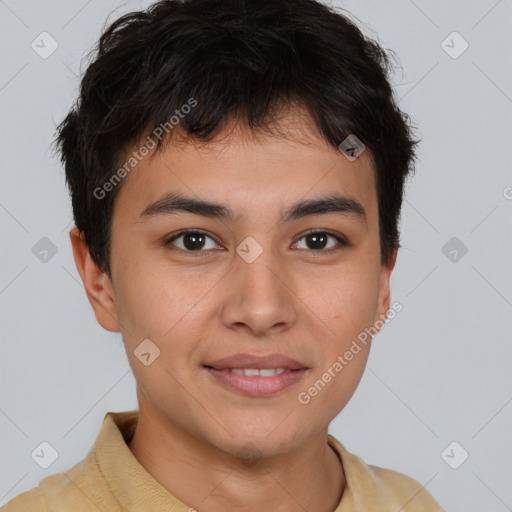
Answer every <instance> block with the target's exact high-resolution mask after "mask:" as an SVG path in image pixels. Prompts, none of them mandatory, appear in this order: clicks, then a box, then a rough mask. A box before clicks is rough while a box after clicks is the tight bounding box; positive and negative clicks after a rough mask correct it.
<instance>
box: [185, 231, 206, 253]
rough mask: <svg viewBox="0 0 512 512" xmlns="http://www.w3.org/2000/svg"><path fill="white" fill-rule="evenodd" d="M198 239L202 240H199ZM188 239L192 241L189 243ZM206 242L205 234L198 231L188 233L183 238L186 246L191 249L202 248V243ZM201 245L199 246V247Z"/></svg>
mask: <svg viewBox="0 0 512 512" xmlns="http://www.w3.org/2000/svg"><path fill="white" fill-rule="evenodd" d="M198 240H201V241H199V242H198ZM188 241H192V243H188ZM201 242H202V243H203V244H204V236H203V235H201V234H197V233H190V234H188V235H185V237H184V238H183V244H184V245H185V247H186V248H187V249H189V250H195V249H201V248H202V243H201ZM198 245H199V247H198Z"/></svg>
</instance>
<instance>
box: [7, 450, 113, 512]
mask: <svg viewBox="0 0 512 512" xmlns="http://www.w3.org/2000/svg"><path fill="white" fill-rule="evenodd" d="M105 485H106V483H105V481H104V479H103V476H102V474H101V471H100V470H99V467H98V466H97V464H96V461H95V456H94V454H93V453H89V454H88V455H87V457H86V458H85V459H83V460H82V461H80V462H79V463H78V464H76V465H75V466H73V467H72V468H71V469H69V470H67V471H64V472H62V473H56V474H53V475H49V476H47V477H45V478H43V479H42V480H41V481H40V482H39V485H38V486H37V487H34V488H33V489H29V490H28V491H25V492H23V493H21V494H19V495H18V496H15V497H14V498H13V499H11V500H10V501H9V502H8V503H7V504H6V505H4V506H3V507H2V508H1V509H0V511H1V512H27V511H29V510H30V512H69V510H80V511H82V512H89V511H91V512H97V511H98V509H99V510H112V511H117V510H119V508H118V507H117V504H116V502H115V501H114V500H112V498H111V495H110V493H109V492H108V488H107V489H106V488H105ZM109 507H110V508H109Z"/></svg>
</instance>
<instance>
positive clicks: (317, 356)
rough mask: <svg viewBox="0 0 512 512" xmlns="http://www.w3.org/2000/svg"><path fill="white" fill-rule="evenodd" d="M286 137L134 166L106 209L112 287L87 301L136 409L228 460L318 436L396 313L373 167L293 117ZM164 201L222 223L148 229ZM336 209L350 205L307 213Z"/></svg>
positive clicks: (156, 224)
mask: <svg viewBox="0 0 512 512" xmlns="http://www.w3.org/2000/svg"><path fill="white" fill-rule="evenodd" d="M281 126H282V127H283V128H284V129H285V130H287V132H286V133H287V134H288V137H281V136H276V135H274V136H269V135H263V134H260V135H259V136H258V137H256V138H255V137H254V136H253V135H251V134H250V132H248V131H246V130H244V129H240V128H238V127H237V128H235V129H234V130H233V131H231V133H229V132H230V130H227V131H225V132H224V135H223V137H222V138H217V139H216V140H215V141H212V142H210V143H208V144H205V145H204V144H203V145H201V146H200V145H195V144H193V143H190V142H189V143H181V144H179V145H178V144H177V142H176V143H175V142H172V141H171V143H170V144H169V146H167V147H166V148H165V150H164V151H163V152H161V153H157V154H155V155H153V156H152V157H151V158H146V159H144V160H142V161H141V162H140V163H139V164H138V165H137V166H136V168H135V169H134V170H133V171H132V172H131V174H130V175H129V176H127V177H126V178H125V179H124V181H123V183H122V188H121V190H120V191H119V195H118V197H117V198H116V201H115V207H114V212H113V227H112V245H111V269H112V280H111V281H110V280H109V279H108V278H107V277H106V276H105V275H103V274H100V273H99V271H98V279H97V282H96V284H95V285H94V286H93V285H90V286H87V287H86V288H87V293H88V296H89V299H90V300H91V303H92V305H93V307H94V310H95V313H96V317H97V319H98V321H99V322H100V324H101V325H102V326H103V327H104V328H106V329H108V330H111V331H120V332H121V333H122V336H123V339H124V343H125V346H126V350H127V354H128V358H129V361H130V364H131V367H132V369H133V372H134V375H135V378H136V380H137V385H138V397H139V407H140V409H141V410H142V409H145V410H151V411H153V412H154V413H155V414H156V415H158V416H159V417H160V418H162V421H165V422H168V424H169V425H173V428H177V429H180V430H181V431H183V432H186V433H187V434H188V435H191V436H193V437H194V438H196V439H200V440H201V441H202V442H204V443H207V444H208V445H210V446H212V447H216V448H218V449H220V450H222V451H224V452H226V453H231V454H236V453H238V452H239V450H240V449H241V447H244V446H246V445H247V443H252V444H253V445H255V446H257V448H258V450H259V452H260V453H262V454H263V455H275V454H278V453H285V452H287V451H289V450H291V449H293V447H296V446H299V445H300V444H301V443H303V442H305V441H306V440H307V439H310V438H311V437H312V436H314V435H316V434H318V433H320V432H321V431H323V430H325V429H326V428H327V426H328V424H329V422H330V421H331V420H332V419H333V418H334V417H335V416H336V415H337V414H338V413H339V412H340V410H341V409H342V408H343V407H344V406H345V404H346V403H347V402H348V400H349V399H350V397H351V396H352V394H353V393H354V391H355V389H356V387H357V385H358V383H359V381H360V378H361V376H362V373H363V371H364V368H365V365H366V361H367V357H368V351H369V347H370V341H371V339H369V340H367V343H366V344H364V343H361V342H360V341H359V342H357V345H358V347H359V351H357V353H355V352H356V350H355V349H354V348H353V347H354V344H353V342H354V340H358V336H359V335H360V334H361V333H362V332H363V331H364V330H365V328H369V327H372V326H374V324H375V322H376V321H377V320H379V319H384V318H385V315H386V312H387V310H388V308H389V277H390V272H391V270H392V265H393V264H394V260H393V263H392V264H391V265H390V266H389V267H385V266H381V263H380V245H379V226H378V205H377V193H376V187H375V176H374V170H373V167H372V164H371V162H370V159H369V156H368V154H367V152H363V153H362V154H361V155H360V157H359V158H358V159H357V160H354V161H351V160H349V159H348V158H347V157H346V156H345V155H344V154H343V153H341V152H340V151H339V150H337V149H335V148H333V147H331V146H329V145H327V144H326V143H325V142H323V141H322V140H321V139H320V138H319V137H318V136H317V135H316V134H315V132H314V129H313V127H312V125H311V124H310V122H309V121H308V119H307V118H305V116H301V115H299V114H298V113H295V114H294V115H292V114H289V115H288V116H287V117H286V118H284V119H283V121H282V122H281ZM169 193H172V194H180V195H182V196H184V197H185V196H186V197H187V198H190V199H191V200H193V201H203V202H208V203H215V204H216V205H220V206H221V207H222V208H213V207H212V208H206V207H203V208H199V209H198V208H197V207H196V208H194V207H193V206H194V205H193V204H192V203H189V204H188V206H189V207H190V208H189V211H183V210H181V209H179V208H176V204H174V205H167V206H165V207H163V208H162V203H160V208H155V207H153V208H150V209H149V212H148V213H147V214H142V213H143V212H144V211H145V210H147V209H148V206H149V205H151V204H153V203H155V202H157V201H158V200H160V199H161V198H162V197H164V196H166V195H167V194H169ZM333 197H339V198H342V199H343V198H345V199H349V200H351V201H352V203H348V206H349V208H347V202H345V203H343V202H340V201H338V202H336V201H335V202H334V203H332V204H331V207H330V208H324V209H323V210H322V209H321V208H320V207H319V206H318V204H320V205H321V203H318V204H317V206H316V208H315V203H314V202H316V201H322V200H325V199H328V198H329V199H332V198H333ZM303 202H309V206H310V208H309V209H308V208H295V210H293V209H294V207H297V206H298V205H299V204H300V203H303ZM355 203H358V204H359V206H360V207H361V211H359V213H358V212H357V211H355V210H354V209H353V208H350V206H353V205H354V204H355ZM333 204H336V205H337V206H336V207H334V206H333ZM343 206H344V207H343ZM223 211H224V213H225V212H228V211H229V212H230V213H231V217H229V216H228V215H225V216H221V215H220V214H219V212H223ZM363 213H364V215H363ZM190 231H192V233H190ZM94 268H95V267H94V265H93V264H92V263H91V262H90V260H89V269H90V272H91V274H92V273H93V271H94ZM359 339H361V337H360V338H359ZM143 340H150V341H145V342H144V344H143V345H141V343H142V342H143ZM351 347H352V348H353V350H352V357H351V358H350V360H348V357H345V356H344V355H345V354H346V352H347V351H350V349H351ZM236 355H243V356H247V357H248V358H247V359H243V358H242V359H240V360H236V359H235V360H232V361H224V362H223V363H222V362H220V363H216V364H213V363H215V362H216V361H218V360H220V359H223V358H229V357H230V356H236ZM276 355H277V356H279V357H278V358H276V357H275V356H276ZM266 356H271V357H270V358H269V359H267V360H259V359H258V358H259V357H262V358H263V357H266ZM251 357H252V358H253V359H251ZM340 357H341V358H342V359H343V361H344V363H341V361H340ZM254 358H255V359H254ZM287 358H288V359H287ZM290 359H291V360H293V361H294V362H295V363H291V362H290ZM143 361H144V362H143ZM336 362H338V365H336ZM340 365H341V366H342V369H341V370H340V369H339V368H340ZM223 366H224V369H223V368H222V367H223ZM287 366H288V368H286V367H287ZM254 367H257V368H258V367H259V368H263V369H265V368H266V369H269V370H276V368H282V369H284V370H286V371H284V372H281V371H280V370H278V371H277V372H276V371H274V372H272V371H270V372H266V373H268V374H269V375H268V376H264V375H251V373H255V372H254ZM226 368H228V369H226ZM229 368H238V369H244V368H250V369H252V370H253V371H252V372H251V371H250V370H249V371H245V370H244V371H243V372H242V373H244V374H243V375H241V374H240V373H241V372H240V371H238V372H236V371H235V372H232V371H230V370H229ZM247 373H248V374H249V375H246V374H247ZM263 373H265V372H263ZM273 373H275V375H272V374H273ZM326 373H328V374H329V375H330V378H329V376H326ZM265 379H266V380H265ZM319 380H320V381H321V382H322V383H321V384H319ZM315 383H316V385H315ZM315 390H316V391H315Z"/></svg>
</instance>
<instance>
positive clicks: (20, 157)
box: [0, 0, 512, 512]
mask: <svg viewBox="0 0 512 512" xmlns="http://www.w3.org/2000/svg"><path fill="white" fill-rule="evenodd" d="M149 3H150V2H143V3H140V2H136V1H130V2H124V3H122V2H120V1H116V2H112V1H100V0H89V1H88V2H86V1H81V0H73V1H69V0H67V1H64V0H53V1H52V2H36V1H35V0H32V1H28V0H21V1H17V2H15V1H14V0H5V1H3V0H0V37H1V39H2V56H1V71H0V105H1V112H2V116H1V117H0V123H1V124H2V162H1V170H0V172H1V180H2V181H1V182H2V187H1V189H0V229H1V234H2V245H1V247H2V252H1V258H2V259H1V263H2V264H1V266H0V311H1V314H2V326H1V328H2V358H1V361H2V364H1V371H0V390H1V400H0V433H1V437H2V443H1V448H0V505H3V504H5V503H6V502H7V501H8V500H10V499H11V498H13V497H14V496H15V495H17V494H19V493H21V492H23V491H25V490H28V489H30V488H32V487H34V486H35V485H37V484H38V482H39V481H40V480H41V479H42V478H43V477H45V476H46V475H48V474H53V473H57V472H60V471H64V470H66V469H69V468H70V467H71V466H72V465H74V464H75V463H77V462H78V461H79V460H81V459H82V458H83V457H85V455H86V453H87V451H88V450H89V449H90V447H91V446H92V444H93V442H94V440H95V438H96V436H97V433H98V431H99V428H100V426H101V422H102V420H103V417H104V415H105V413H106V412H107V411H122V410H128V409H133V408H136V407H137V402H136V396H135V381H134V378H133V376H132V373H131V370H130V368H129V365H128V361H127V358H126V355H125V354H124V348H123V345H122V340H121V338H120V335H119V334H116V333H110V332H108V331H105V330H103V329H102V328H101V327H100V326H99V325H98V324H97V323H96V320H95V318H94V315H93V312H92V308H91V306H90V304H89V302H88V301H87V298H86V295H85V292H84V289H83V286H82V283H81V281H80V277H79V275H78V272H77V271H76V268H75V265H74V261H73V257H72V252H71V246H70V242H69V236H68V231H69V229H70V227H71V225H72V214H71V203H70V200H69V197H68V193H67V189H66V187H65V182H64V174H63V170H62V168H61V166H60V164H59V162H58V161H56V160H55V159H53V158H52V156H51V152H50V150H49V148H48V146H49V144H50V142H51V139H52V136H53V134H54V128H55V125H56V123H58V122H60V121H61V120H62V118H63V116H64V115H65V114H66V113H67V111H68V109H69V108H70V106H71V103H72V101H73V100H74V98H75V96H76V92H77V87H78V83H79V82H78V76H77V75H79V73H80V61H81V58H82V57H83V56H84V55H85V54H86V52H87V51H88V50H89V49H90V48H91V47H92V45H93V44H94V43H95V42H96V40H97V37H98V36H99V33H100V30H101V28H102V25H103V23H104V22H105V20H106V19H107V16H108V15H109V14H111V13H112V12H113V14H112V15H111V17H110V18H109V21H112V20H113V19H114V18H116V17H118V16H119V15H121V14H123V13H125V12H127V11H130V10H133V9H138V8H140V7H141V6H142V7H146V6H147V5H149ZM336 4H337V5H340V6H342V7H344V8H346V9H348V10H349V11H350V12H352V13H353V14H354V15H355V16H356V17H357V18H358V19H359V20H360V21H361V22H364V25H360V26H361V28H362V29H363V31H364V32H366V33H368V34H370V35H372V36H374V37H377V38H378V40H379V41H380V42H381V43H382V44H383V45H384V46H385V47H386V48H391V49H393V50H394V51H396V53H397V54H398V57H399V63H400V64H401V66H402V67H403V71H400V70H398V72H397V73H396V74H395V76H394V85H395V88H396V91H397V95H398V97H399V98H400V105H401V106H402V107H403V109H404V110H405V111H406V112H408V113H409V114H410V115H411V117H412V118H413V121H414V122H415V123H416V124H417V125H418V126H419V131H418V132H417V133H418V135H419V136H420V137H422V138H423V142H422V144H421V146H420V148H419V158H420V161H419V162H418V164H417V171H416V175H415V176H414V177H413V179H412V180H411V181H410V182H409V183H408V185H407V189H406V200H405V202H404V207H403V221H402V233H403V242H402V243H403V249H402V250H401V251H400V252H399V257H398V261H397V265H396V267H395V271H394V273H393V275H392V302H393V301H398V302H400V303H401V304H403V311H401V312H400V313H399V314H398V315H397V316H396V318H395V319H393V320H392V321H391V322H390V323H389V324H388V325H386V326H385V328H384V329H383V331H382V332H381V333H380V334H379V335H378V336H377V337H376V338H375V340H374V344H373V350H372V352H371V355H370V359H369V362H368V367H367V371H366V373H365V375H364V377H363V379H362V382H361V384H360V386H359V388H358V390H357V391H356V393H355V395H354V397H353V399H352V400H351V401H350V403H349V404H348V405H347V407H346V408H345V409H344V411H343V412H342V413H341V414H340V415H339V416H338V417H337V418H336V420H335V421H334V422H333V423H332V424H331V429H330V432H331V433H332V434H333V435H335V436H336V437H337V438H338V439H339V440H340V441H342V442H343V443H344V444H345V446H346V447H347V448H348V449H349V450H350V451H352V452H354V453H356V454H358V455H360V456H361V457H362V458H363V459H364V460H365V461H366V462H367V463H371V464H376V465H379V466H384V467H388V468H393V469H396V470H398V471H401V472H404V473H406V474H409V475H411V476H412V477H414V478H416V479H417V480H418V481H419V482H421V483H422V484H423V485H425V486H426V488H427V489H428V490H429V491H430V492H431V493H432V494H433V495H434V496H435V497H436V498H437V500H438V501H439V502H440V504H441V505H442V506H443V507H444V508H446V510H451V511H464V512H470V511H481V510H485V511H496V512H501V511H506V510H512V486H511V485H510V484H511V481H512V470H511V468H510V463H509V461H510V460H512V428H511V427H512V403H511V402H512V379H511V378H510V363H511V361H512V344H511V343H510V341H511V340H512V322H511V313H512V265H511V261H512V172H511V161H510V156H509V155H510V145H511V136H512V116H511V112H512V72H511V59H510V51H511V35H510V34H511V28H512V24H511V22H512V1H511V0H501V1H495V0H486V1H479V2H477V1H474V0H473V1H471V2H468V1H462V0H460V1H449V2H447V1H444V2H441V1H440V0H434V1H429V2H427V1H426V0H416V1H412V0H394V1H392V2H389V1H388V2H382V1H380V2H378V1H376V0H352V1H346V2H343V3H342V2H337V3H336ZM43 31H47V32H49V33H50V34H51V36H52V37H53V38H54V39H55V40H56V41H57V42H58V45H59V46H58V49H57V50H56V51H55V52H54V53H53V54H52V55H51V56H49V57H48V58H47V59H43V58H41V57H40V56H39V55H38V54H37V53H36V52H35V51H34V50H33V49H32V48H31V43H32V41H34V40H36V42H37V40H38V39H36V38H37V37H38V36H39V34H40V33H41V32H43ZM453 31H457V32H458V33H459V34H460V36H461V37H462V38H463V39H464V40H465V41H467V43H469V47H468V48H467V50H466V51H465V52H463V53H462V54H461V55H459V56H457V58H454V56H456V54H457V53H459V51H460V49H462V48H463V46H462V44H463V41H462V40H461V39H460V38H459V36H453V35H451V36H450V34H451V33H452V32H453ZM448 36H450V37H448ZM447 37H448V39H447V40H446V38H447ZM445 40H446V42H445V43H443V41H445ZM45 47H46V48H49V44H46V45H45ZM449 53H451V55H450V54H449ZM507 187H511V188H507ZM43 237H47V238H48V239H50V240H51V242H52V243H53V244H54V245H55V247H56V250H57V252H56V254H54V255H53V256H52V253H51V252H50V253H49V254H48V256H47V260H46V261H41V260H40V257H41V255H39V257H37V256H36V254H37V250H34V252H36V254H34V252H33V247H34V246H36V244H37V243H38V242H39V241H40V239H42V238H43ZM453 237H456V240H454V241H451V242H450V243H449V241H450V240H451V239H452V238H453ZM39 243H42V244H44V243H47V242H39ZM447 243H449V245H448V246H445V244H447ZM462 244H463V245H462ZM464 246H465V247H466V248H467V253H466V254H463V250H462V249H463V247H464ZM37 247H39V246H36V249H37ZM443 248H444V249H443ZM454 249H455V250H456V251H457V255H456V257H455V253H454V252H453V250H454ZM450 251H452V252H450ZM42 441H47V442H48V443H50V444H51V445H52V446H53V447H54V448H55V449H56V450H57V452H58V454H59V456H58V458H57V460H56V461H55V462H54V463H53V465H51V466H50V467H49V468H48V469H42V468H40V467H39V466H38V465H36V463H35V462H34V461H33V460H32V458H31V456H30V454H31V453H32V452H33V450H34V449H35V448H36V447H37V446H39V445H40V443H41V442H42ZM453 441H456V442H457V443H458V445H456V446H455V447H454V446H453V445H452V446H451V447H450V448H449V449H448V450H446V451H445V449H446V448H447V447H448V446H449V445H450V443H452V442H453ZM462 450H465V451H467V452H468V453H469V457H468V458H467V460H465V461H464V462H463V463H462V464H461V465H460V466H459V467H458V468H457V469H453V468H452V467H450V466H449V465H448V463H447V462H446V461H449V462H450V463H451V464H452V465H453V466H456V465H458V464H460V462H461V461H462V455H463V453H464V452H463V451H462ZM443 453H444V454H445V455H444V458H443V456H442V454H443ZM397 512H398V511H397Z"/></svg>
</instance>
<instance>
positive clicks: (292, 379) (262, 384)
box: [203, 367, 306, 396]
mask: <svg viewBox="0 0 512 512" xmlns="http://www.w3.org/2000/svg"><path fill="white" fill-rule="evenodd" d="M203 368H204V369H205V370H206V371H207V372H208V373H209V374H210V375H212V376H213V377H214V378H215V379H216V380H217V381H219V382H221V383H222V384H224V385H225V386H227V387H229V388H231V389H234V390H236V391H240V392H242V393H244V394H246V395H253V396H264V395H274V394H276V393H279V392H280V391H283V390H284V389H286V388H288V387H290V386H292V385H293V384H296V383H297V382H299V381H300V380H301V379H302V377H304V374H305V373H306V368H302V369H300V370H292V371H291V372H283V373H280V374H279V375H273V376H271V377H260V376H258V375H254V376H253V375H239V374H237V373H233V372H231V371H229V370H216V369H215V368H207V367H203Z"/></svg>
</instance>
